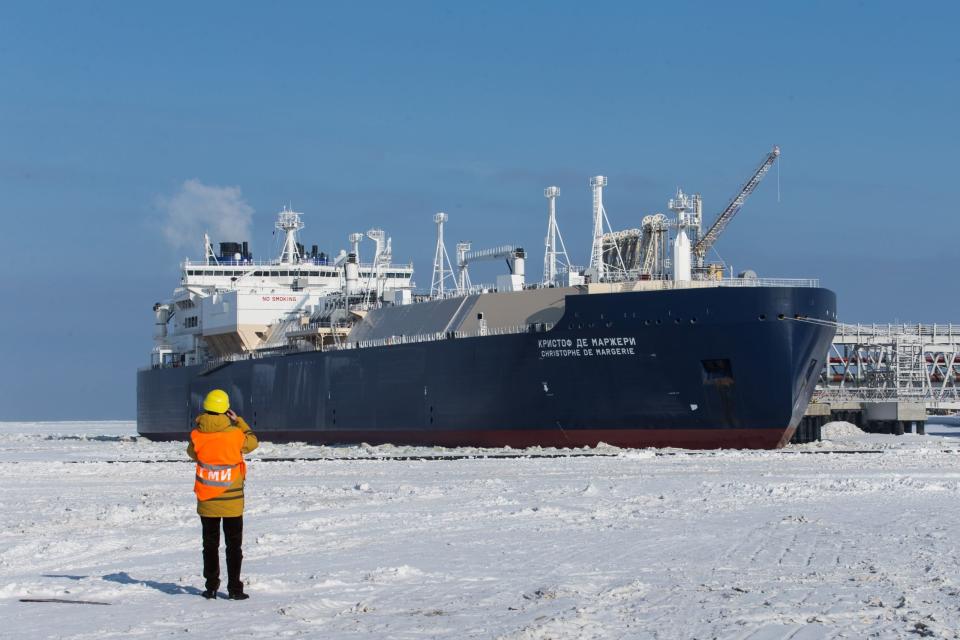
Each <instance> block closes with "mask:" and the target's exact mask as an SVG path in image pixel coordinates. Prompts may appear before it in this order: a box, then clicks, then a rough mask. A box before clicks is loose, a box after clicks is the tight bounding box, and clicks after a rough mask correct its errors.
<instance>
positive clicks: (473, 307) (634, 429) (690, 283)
mask: <svg viewBox="0 0 960 640" xmlns="http://www.w3.org/2000/svg"><path fill="white" fill-rule="evenodd" d="M778 155H779V150H778V149H777V148H774V150H773V151H772V152H771V153H770V154H768V155H767V157H766V158H765V159H764V161H763V162H762V163H761V165H760V167H759V168H758V169H757V170H756V171H755V172H754V173H753V175H752V176H751V178H750V179H749V180H748V181H747V183H745V184H744V185H743V187H742V188H741V189H740V191H739V192H738V194H737V196H736V197H735V198H734V199H733V200H732V201H731V203H730V204H729V205H728V206H727V208H726V209H724V210H723V212H721V214H720V215H719V216H718V217H717V219H716V221H715V222H714V223H713V224H712V225H711V226H710V227H709V228H708V229H707V230H706V231H705V232H704V231H702V228H701V201H700V197H699V196H697V195H687V194H684V193H683V192H682V191H678V193H677V195H676V197H675V198H673V199H672V200H670V203H669V208H670V210H671V211H672V212H673V213H674V214H675V215H674V216H665V215H663V214H655V215H649V216H646V217H644V218H643V220H642V223H641V225H640V227H638V228H636V229H628V230H624V231H611V230H608V229H605V227H604V221H605V219H606V213H605V211H604V208H603V188H604V186H606V183H607V180H606V178H604V177H602V176H597V177H595V178H592V179H591V186H592V188H593V195H594V198H593V217H594V233H593V238H592V246H591V258H590V264H589V266H588V267H587V268H585V269H580V268H577V267H575V266H573V265H571V264H570V263H569V260H568V259H567V258H566V251H565V249H564V247H563V241H562V239H561V237H560V234H559V232H558V230H557V224H556V209H555V205H556V199H557V196H558V195H559V189H557V188H556V187H550V188H548V189H547V190H546V191H545V192H544V193H545V195H546V197H547V200H548V203H549V219H548V232H547V236H546V241H545V245H544V246H545V252H544V275H543V278H542V280H541V281H540V282H537V283H534V284H531V283H527V282H526V266H525V265H526V257H527V254H526V251H524V249H522V248H519V247H516V246H513V245H506V246H502V247H497V248H494V249H488V250H478V251H471V247H470V245H469V244H468V243H459V244H458V245H457V248H456V254H455V255H456V264H455V265H454V264H451V263H450V260H449V258H448V257H447V251H446V248H445V245H444V241H443V229H444V225H445V223H446V222H447V219H448V218H447V216H446V214H443V213H439V214H436V215H435V216H434V222H435V224H436V228H437V248H436V254H435V260H434V271H433V277H432V283H431V290H430V293H429V294H427V293H422V294H418V293H416V292H415V290H414V289H415V287H414V284H413V267H412V265H411V264H397V263H394V261H393V258H392V251H393V250H392V246H391V245H392V243H391V241H390V239H389V238H388V237H387V235H386V233H385V232H384V231H383V230H380V229H371V230H370V231H368V232H367V233H366V234H360V233H355V234H351V235H350V236H349V241H350V243H351V244H350V251H349V252H348V251H341V252H340V253H339V254H337V255H336V256H332V255H327V254H326V253H324V252H320V251H319V250H318V247H317V245H313V246H312V247H311V248H310V249H309V250H308V249H307V248H306V247H304V246H303V245H302V244H300V242H299V241H298V235H297V234H298V232H299V231H300V230H301V229H302V228H303V226H304V223H303V221H302V218H301V214H299V213H297V212H294V211H287V210H284V211H282V212H281V213H280V214H279V216H278V219H277V223H276V226H277V229H279V230H280V231H282V232H283V234H282V237H283V238H284V244H283V248H282V249H281V250H280V252H279V255H278V256H277V257H276V258H275V259H273V260H269V261H265V262H258V261H255V260H254V259H253V256H252V254H251V252H250V250H249V245H248V244H247V243H246V242H221V243H220V251H219V252H216V251H215V250H214V248H213V245H212V244H211V243H210V241H209V239H208V238H206V237H205V238H204V252H205V256H204V258H203V260H202V261H197V262H191V261H186V262H184V263H183V265H182V272H181V283H180V286H179V287H178V288H177V289H176V290H175V291H174V294H173V296H172V297H171V299H169V300H167V301H165V302H160V303H157V304H156V305H155V307H154V311H155V314H156V331H155V340H156V344H155V347H154V349H153V352H152V356H151V366H149V367H147V368H144V369H142V370H141V371H139V372H138V377H137V429H138V431H139V433H140V434H141V435H143V436H146V437H148V438H152V439H185V438H186V437H187V435H188V433H189V431H190V429H191V428H192V417H193V416H194V415H196V414H197V413H198V412H200V411H201V409H200V405H201V402H202V399H203V397H204V395H205V394H206V393H207V392H208V391H210V390H211V389H215V388H220V389H224V390H225V391H227V393H229V394H230V399H231V404H232V407H233V408H234V409H235V410H236V411H237V413H239V414H241V415H243V416H244V417H245V418H246V419H247V421H248V422H250V423H251V425H252V426H253V427H254V429H256V431H257V432H258V434H259V435H260V436H261V438H263V439H266V440H274V441H307V442H317V443H359V442H368V443H371V444H380V443H393V444H421V445H447V446H458V445H471V446H506V445H509V446H513V447H526V446H535V445H540V446H559V447H573V446H593V445H596V444H598V443H600V442H606V443H609V444H613V445H617V446H624V447H648V446H657V447H662V446H673V447H688V448H719V447H737V448H775V447H779V446H782V445H784V444H785V443H786V442H787V441H789V439H790V437H791V436H792V434H793V432H794V430H795V429H796V426H797V424H798V422H799V421H800V419H801V417H802V416H803V414H804V411H805V409H806V406H807V403H808V402H809V399H810V396H811V394H812V392H813V388H814V385H815V384H816V380H817V374H818V373H819V371H820V369H821V368H822V366H823V360H824V358H825V357H826V353H827V349H828V346H829V344H830V340H831V339H832V337H833V333H834V328H833V327H834V324H835V320H836V297H835V295H834V294H833V292H831V291H829V290H827V289H823V288H820V287H819V286H818V283H817V282H816V281H812V280H772V279H762V278H757V277H756V276H755V275H754V274H752V273H750V272H747V273H743V274H740V276H739V277H727V274H726V273H725V270H724V268H723V265H718V264H707V263H705V256H706V253H707V250H708V249H709V248H710V247H711V246H712V243H713V242H714V241H715V240H716V238H717V237H718V236H719V234H720V232H721V231H722V230H723V228H724V227H725V226H726V224H727V223H728V222H729V221H730V219H731V218H732V217H733V215H735V214H736V212H737V211H738V210H739V209H740V207H741V206H742V205H743V202H744V200H745V199H746V197H747V196H748V195H749V194H750V192H752V191H753V189H755V188H756V186H757V185H758V184H759V182H760V180H761V179H762V177H763V175H764V174H765V173H766V172H767V170H769V168H770V166H771V165H772V164H773V162H774V161H775V160H776V158H777V156H778ZM364 239H369V240H371V241H372V242H373V244H374V248H373V252H372V253H373V255H372V259H371V260H370V261H368V262H363V261H361V257H360V256H361V246H360V245H361V243H362V241H363V240H364ZM491 259H496V260H501V259H502V260H504V261H505V263H506V265H507V271H508V273H505V274H503V275H501V276H498V277H497V282H496V285H494V286H477V285H473V284H472V283H471V281H470V276H469V267H470V265H471V264H473V263H475V262H477V261H479V260H491ZM731 275H732V274H731Z"/></svg>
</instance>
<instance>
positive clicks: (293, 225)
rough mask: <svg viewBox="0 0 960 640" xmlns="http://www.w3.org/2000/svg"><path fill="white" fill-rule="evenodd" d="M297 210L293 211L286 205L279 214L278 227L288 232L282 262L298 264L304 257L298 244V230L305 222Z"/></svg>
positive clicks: (281, 255) (281, 257) (281, 256)
mask: <svg viewBox="0 0 960 640" xmlns="http://www.w3.org/2000/svg"><path fill="white" fill-rule="evenodd" d="M300 215H301V214H299V213H297V212H296V211H291V210H289V209H287V208H286V207H284V208H283V211H281V212H280V213H278V214H277V222H276V225H275V226H276V228H277V229H279V230H280V231H283V232H284V233H285V234H286V238H285V240H284V242H283V250H282V251H281V252H280V264H297V263H299V262H300V260H301V259H302V258H303V256H301V255H300V248H299V247H298V246H297V231H299V230H300V229H303V222H302V221H301V220H300Z"/></svg>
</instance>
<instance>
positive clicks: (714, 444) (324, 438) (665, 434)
mask: <svg viewBox="0 0 960 640" xmlns="http://www.w3.org/2000/svg"><path fill="white" fill-rule="evenodd" d="M795 430H796V428H795V427H790V428H779V429H574V430H571V429H566V430H560V429H557V430H555V431H546V430H512V429H510V430H508V429H501V430H494V431H325V430H324V431H319V430H318V431H260V432H258V433H257V435H258V436H259V437H260V438H261V439H262V440H265V441H269V442H310V443H316V444H350V443H360V442H365V443H367V444H372V445H378V444H395V445H414V446H441V447H513V448H515V449H523V448H526V447H561V448H563V447H567V448H570V447H595V446H597V445H598V444H600V443H601V442H604V443H606V444H609V445H613V446H616V447H623V448H634V449H643V448H647V447H656V448H662V447H676V448H680V449H779V448H780V447H782V446H784V445H785V444H786V443H787V442H789V441H790V438H791V437H792V436H793V433H794V431H795ZM142 435H144V436H145V437H147V438H149V439H151V440H186V439H187V437H188V434H186V433H182V434H173V433H169V434H160V433H156V434H142Z"/></svg>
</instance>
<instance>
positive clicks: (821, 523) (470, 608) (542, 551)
mask: <svg viewBox="0 0 960 640" xmlns="http://www.w3.org/2000/svg"><path fill="white" fill-rule="evenodd" d="M858 431H859V430H857V429H856V428H855V427H852V425H847V424H845V423H839V424H838V423H834V424H832V425H829V426H828V428H827V430H826V434H827V436H828V439H826V440H824V441H823V442H819V443H810V444H807V445H798V446H790V447H788V448H787V449H785V450H783V451H778V452H755V451H716V452H706V453H700V452H697V453H694V452H684V451H681V450H619V449H616V448H613V447H601V448H600V449H599V450H598V452H599V453H602V454H603V455H600V456H596V455H589V454H590V453H594V452H593V451H592V450H576V451H573V452H558V451H556V450H525V451H516V450H500V449H496V450H479V449H434V448H417V447H367V446H361V447H315V446H309V445H304V444H291V445H271V444H265V445H264V446H263V447H262V448H261V449H260V450H258V451H256V452H255V453H254V455H252V456H251V458H252V462H251V463H250V479H249V481H248V485H247V514H246V517H245V528H246V531H245V545H244V547H245V555H246V558H245V561H244V576H245V579H246V582H247V591H248V592H249V593H250V594H251V598H250V600H247V601H245V602H231V601H226V600H217V601H206V600H204V599H202V598H200V597H198V594H199V592H200V589H201V587H202V584H203V580H202V578H201V576H200V572H201V564H200V526H199V519H198V517H197V515H196V512H195V503H194V498H193V493H192V491H191V488H192V482H193V480H192V476H193V467H192V465H191V464H190V463H189V462H188V461H187V459H186V456H185V455H184V453H183V445H182V444H181V443H153V442H148V441H145V440H143V439H140V438H137V437H136V436H135V433H134V425H133V423H129V422H112V423H108V422H76V423H0V487H2V492H0V519H2V526H0V619H2V620H3V622H2V624H0V637H3V638H8V637H9V638H90V639H93V638H96V639H103V638H167V637H183V636H198V637H206V638H211V637H216V638H220V637H231V638H286V637H305V638H313V637H323V638H356V637H373V638H513V639H535V638H541V639H545V638H553V639H563V638H752V639H755V640H759V639H769V638H793V639H795V640H800V639H803V638H866V637H878V638H913V637H924V636H928V637H945V638H956V637H958V634H957V631H955V630H956V629H960V546H958V544H957V542H956V539H957V535H955V530H956V529H957V524H958V520H960V510H958V506H960V505H958V490H960V468H958V467H960V453H958V451H960V440H958V439H957V438H958V436H960V421H957V420H955V419H945V420H942V421H940V422H939V424H933V423H930V424H928V426H927V433H928V435H926V436H917V435H905V436H900V437H897V436H891V435H871V434H864V433H862V432H859V433H858ZM863 451H868V452H863ZM558 453H559V454H562V453H567V454H571V455H563V456H561V457H551V456H554V455H556V454H558ZM484 455H486V456H490V455H495V456H501V457H483V456H484ZM411 456H421V457H427V458H432V459H405V458H409V457H411ZM443 456H455V457H456V456H462V457H456V458H455V459H436V458H438V457H443ZM471 456H473V457H471ZM502 456H511V457H502ZM269 458H274V459H275V458H314V460H307V459H297V460H292V461H268V460H265V459H269ZM317 458H319V459H317ZM181 460H182V462H181ZM21 598H59V599H66V600H74V599H76V600H88V601H102V602H109V603H111V606H91V605H80V604H71V603H25V602H21V601H20V599H21Z"/></svg>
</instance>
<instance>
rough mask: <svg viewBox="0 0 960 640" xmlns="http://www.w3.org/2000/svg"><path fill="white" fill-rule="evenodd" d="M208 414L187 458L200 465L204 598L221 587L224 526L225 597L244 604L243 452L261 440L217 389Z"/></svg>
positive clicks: (205, 406)
mask: <svg viewBox="0 0 960 640" xmlns="http://www.w3.org/2000/svg"><path fill="white" fill-rule="evenodd" d="M203 409H204V412H205V413H202V414H200V415H199V416H197V419H196V424H197V427H196V429H194V430H193V431H192V432H191V433H190V444H189V445H187V455H188V456H190V458H191V459H193V460H195V461H196V462H197V475H196V480H195V482H194V484H193V491H194V493H196V494H197V513H198V514H200V522H201V524H202V525H203V577H204V579H205V580H206V590H205V591H204V592H203V597H204V598H207V599H208V600H212V599H214V598H216V597H217V589H218V588H219V587H220V523H221V522H222V523H223V536H224V538H226V542H227V597H229V598H230V599H231V600H246V599H247V598H249V597H250V596H248V595H247V594H246V593H244V592H243V582H241V581H240V564H241V563H242V561H243V551H242V550H241V545H242V544H243V481H244V477H245V476H246V473H247V466H246V464H244V462H243V454H245V453H250V452H251V451H253V450H254V449H256V448H257V444H258V442H257V436H256V435H254V433H253V431H251V429H250V426H249V425H247V423H246V422H245V421H244V420H243V418H241V417H240V416H238V415H237V414H236V413H234V412H233V411H232V410H231V409H230V398H229V396H227V394H226V392H225V391H223V390H221V389H214V390H213V391H211V392H210V393H208V394H207V397H206V398H205V399H204V401H203Z"/></svg>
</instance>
